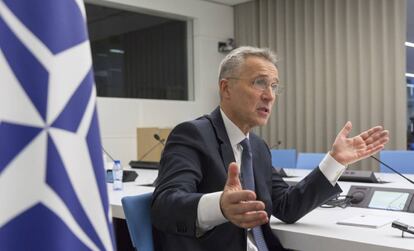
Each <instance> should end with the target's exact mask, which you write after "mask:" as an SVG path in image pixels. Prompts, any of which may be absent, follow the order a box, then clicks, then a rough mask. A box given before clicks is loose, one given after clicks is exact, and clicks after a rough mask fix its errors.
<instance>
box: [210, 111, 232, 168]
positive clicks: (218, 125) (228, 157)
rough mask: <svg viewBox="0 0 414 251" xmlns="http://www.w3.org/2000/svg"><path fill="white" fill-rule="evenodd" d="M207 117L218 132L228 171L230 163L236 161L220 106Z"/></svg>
mask: <svg viewBox="0 0 414 251" xmlns="http://www.w3.org/2000/svg"><path fill="white" fill-rule="evenodd" d="M207 118H208V119H209V120H210V122H211V124H212V125H213V128H214V131H215V133H216V136H217V142H218V145H219V150H220V155H221V159H222V161H223V165H224V168H225V170H226V173H227V169H228V166H229V164H230V163H231V162H234V161H235V159H234V154H233V149H232V148H231V144H230V140H229V136H228V135H227V132H226V128H225V127H224V122H223V118H222V117H221V113H220V107H217V108H216V109H215V110H214V111H213V112H212V113H211V114H210V115H208V116H207Z"/></svg>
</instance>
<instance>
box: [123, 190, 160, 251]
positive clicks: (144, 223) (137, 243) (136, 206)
mask: <svg viewBox="0 0 414 251" xmlns="http://www.w3.org/2000/svg"><path fill="white" fill-rule="evenodd" d="M121 201H122V207H123V209H124V213H125V219H126V222H127V225H128V230H129V235H130V236H131V241H132V245H134V247H135V249H136V250H139V251H153V250H154V243H153V240H152V224H151V201H152V192H151V193H146V194H140V195H136V196H128V197H124V198H122V200H121Z"/></svg>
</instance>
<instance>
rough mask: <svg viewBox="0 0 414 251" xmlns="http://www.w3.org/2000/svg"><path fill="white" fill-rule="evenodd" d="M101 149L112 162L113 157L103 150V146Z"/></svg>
mask: <svg viewBox="0 0 414 251" xmlns="http://www.w3.org/2000/svg"><path fill="white" fill-rule="evenodd" d="M102 150H103V151H104V153H105V154H106V156H108V157H109V158H110V159H111V160H112V161H113V162H115V160H114V158H112V156H111V155H110V154H109V153H108V152H107V151H106V150H105V148H103V147H102Z"/></svg>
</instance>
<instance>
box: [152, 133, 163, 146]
mask: <svg viewBox="0 0 414 251" xmlns="http://www.w3.org/2000/svg"><path fill="white" fill-rule="evenodd" d="M154 139H155V140H156V141H158V142H160V143H161V144H162V145H163V146H164V145H165V144H164V142H165V139H161V137H160V135H159V134H158V133H155V134H154Z"/></svg>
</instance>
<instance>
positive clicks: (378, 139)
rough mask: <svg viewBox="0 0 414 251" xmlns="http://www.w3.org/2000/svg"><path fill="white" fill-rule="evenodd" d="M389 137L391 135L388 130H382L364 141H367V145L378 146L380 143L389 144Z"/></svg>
mask: <svg viewBox="0 0 414 251" xmlns="http://www.w3.org/2000/svg"><path fill="white" fill-rule="evenodd" d="M388 135H389V132H388V131H387V130H381V131H377V132H375V133H374V134H372V135H371V136H369V137H368V138H366V139H364V141H365V144H367V145H370V144H376V145H378V143H386V142H388V139H389V136H388Z"/></svg>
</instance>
